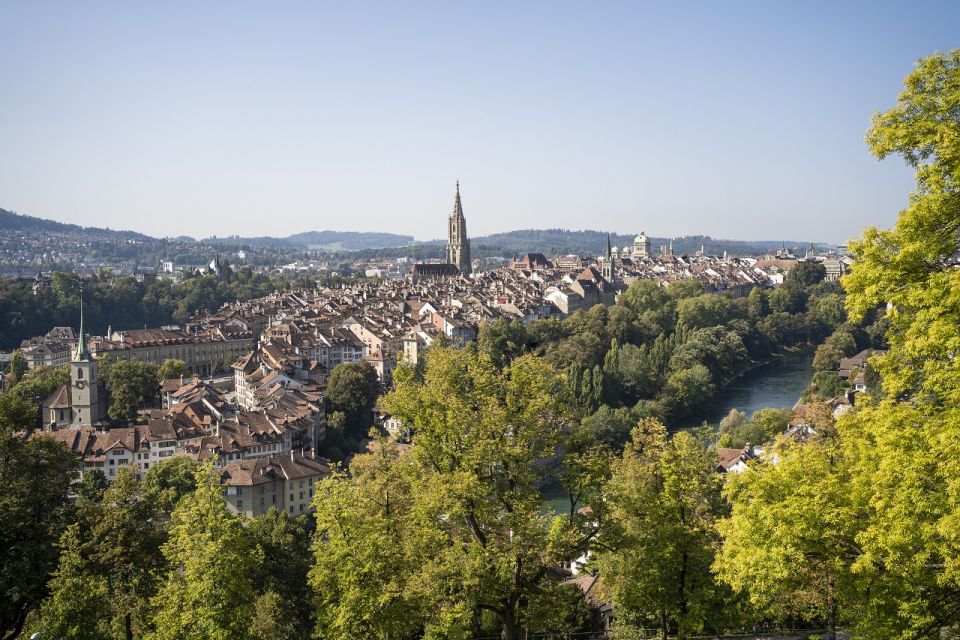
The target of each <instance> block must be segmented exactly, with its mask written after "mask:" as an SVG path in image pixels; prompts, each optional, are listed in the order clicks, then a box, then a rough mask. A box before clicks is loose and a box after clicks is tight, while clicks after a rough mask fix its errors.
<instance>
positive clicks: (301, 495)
mask: <svg viewBox="0 0 960 640" xmlns="http://www.w3.org/2000/svg"><path fill="white" fill-rule="evenodd" d="M300 499H301V500H303V491H301V492H300Z"/></svg>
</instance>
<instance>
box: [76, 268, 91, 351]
mask: <svg viewBox="0 0 960 640" xmlns="http://www.w3.org/2000/svg"><path fill="white" fill-rule="evenodd" d="M76 359H77V360H89V359H90V350H89V349H88V348H87V335H86V334H85V333H84V332H83V282H81V283H80V338H79V339H78V340H77V354H76Z"/></svg>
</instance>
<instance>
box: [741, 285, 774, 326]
mask: <svg viewBox="0 0 960 640" xmlns="http://www.w3.org/2000/svg"><path fill="white" fill-rule="evenodd" d="M747 312H748V313H749V314H750V317H751V318H753V319H754V320H759V319H760V318H763V317H764V316H766V315H767V314H768V313H770V305H769V303H768V302H767V292H766V291H764V290H763V289H761V288H760V287H754V288H753V289H750V293H749V294H748V295H747Z"/></svg>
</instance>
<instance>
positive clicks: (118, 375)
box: [105, 360, 160, 421]
mask: <svg viewBox="0 0 960 640" xmlns="http://www.w3.org/2000/svg"><path fill="white" fill-rule="evenodd" d="M157 377H158V376H157V365H155V364H150V363H149V362H139V361H137V360H118V361H116V362H113V363H111V364H110V366H109V368H108V369H107V371H106V374H105V378H106V381H107V386H108V387H109V389H110V398H111V400H110V409H109V410H108V414H109V415H110V418H111V419H113V420H118V421H121V420H132V419H134V418H135V417H136V416H137V410H138V409H140V408H141V407H144V406H147V405H150V404H153V403H155V402H156V401H157V399H158V398H159V396H160V385H159V383H158V382H157Z"/></svg>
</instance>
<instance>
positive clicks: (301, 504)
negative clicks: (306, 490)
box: [300, 502, 303, 511]
mask: <svg viewBox="0 0 960 640" xmlns="http://www.w3.org/2000/svg"><path fill="white" fill-rule="evenodd" d="M300 511H303V503H302V502H301V503H300Z"/></svg>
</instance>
